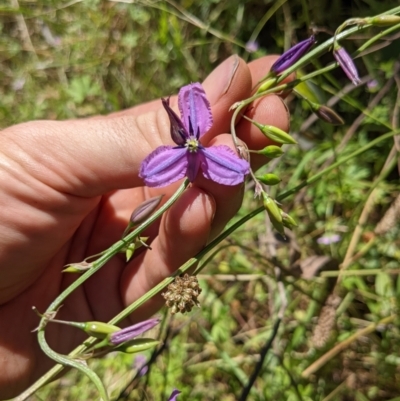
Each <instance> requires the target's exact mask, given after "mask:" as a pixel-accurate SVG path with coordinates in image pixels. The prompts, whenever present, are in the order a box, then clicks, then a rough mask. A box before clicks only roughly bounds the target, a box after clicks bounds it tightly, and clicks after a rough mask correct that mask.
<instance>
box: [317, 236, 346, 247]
mask: <svg viewBox="0 0 400 401" xmlns="http://www.w3.org/2000/svg"><path fill="white" fill-rule="evenodd" d="M340 239H341V236H340V235H339V234H328V235H324V236H322V237H319V238H317V242H318V244H320V245H330V244H334V243H336V242H339V241H340Z"/></svg>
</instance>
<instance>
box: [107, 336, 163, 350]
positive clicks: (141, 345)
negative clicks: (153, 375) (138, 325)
mask: <svg viewBox="0 0 400 401" xmlns="http://www.w3.org/2000/svg"><path fill="white" fill-rule="evenodd" d="M158 344H160V341H158V340H154V339H153V338H137V339H136V340H132V341H128V342H127V343H123V344H121V345H120V346H119V347H117V348H116V349H115V350H116V351H121V352H125V353H126V354H135V353H136V352H143V351H147V350H148V349H151V348H154V347H156V346H157V345H158Z"/></svg>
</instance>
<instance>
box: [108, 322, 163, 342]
mask: <svg viewBox="0 0 400 401" xmlns="http://www.w3.org/2000/svg"><path fill="white" fill-rule="evenodd" d="M158 323H160V319H149V320H145V321H144V322H140V323H137V324H134V325H133V326H129V327H126V328H125V329H122V330H119V331H115V332H114V333H111V334H110V343H111V344H113V345H119V344H122V343H124V342H126V341H130V340H132V339H134V338H135V337H137V336H139V335H140V334H143V333H144V332H146V331H148V330H150V329H152V328H153V327H154V326H156V325H157V324H158Z"/></svg>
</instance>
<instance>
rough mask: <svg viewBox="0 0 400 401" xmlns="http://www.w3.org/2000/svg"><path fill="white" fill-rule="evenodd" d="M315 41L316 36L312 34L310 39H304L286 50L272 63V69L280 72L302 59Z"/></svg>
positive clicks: (277, 72) (276, 72)
mask: <svg viewBox="0 0 400 401" xmlns="http://www.w3.org/2000/svg"><path fill="white" fill-rule="evenodd" d="M314 43H315V36H314V35H311V36H310V37H309V38H308V39H306V40H303V41H301V42H299V43H297V45H294V46H293V47H291V48H290V49H288V50H287V51H285V52H284V53H283V54H282V56H280V57H279V58H278V59H277V60H276V61H275V63H274V64H272V67H271V71H272V72H274V73H275V74H280V73H281V72H283V71H285V70H286V69H288V68H289V67H291V66H292V65H293V64H294V63H296V62H297V61H299V60H300V58H301V57H302V56H303V55H304V54H306V53H307V52H308V50H310V48H311V46H312V45H313V44H314Z"/></svg>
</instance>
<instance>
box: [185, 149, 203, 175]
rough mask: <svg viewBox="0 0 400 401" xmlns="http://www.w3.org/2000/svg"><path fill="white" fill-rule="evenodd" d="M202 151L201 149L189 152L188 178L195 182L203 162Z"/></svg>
mask: <svg viewBox="0 0 400 401" xmlns="http://www.w3.org/2000/svg"><path fill="white" fill-rule="evenodd" d="M200 152H201V151H200V150H198V151H197V152H187V160H188V167H187V172H186V176H187V178H189V181H190V182H193V181H194V180H195V179H196V177H197V173H198V172H199V168H200V163H201V153H200Z"/></svg>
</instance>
